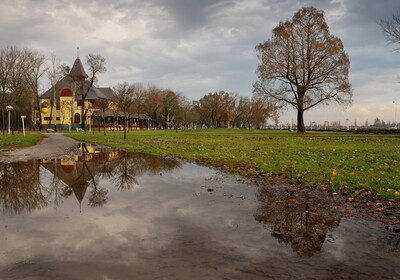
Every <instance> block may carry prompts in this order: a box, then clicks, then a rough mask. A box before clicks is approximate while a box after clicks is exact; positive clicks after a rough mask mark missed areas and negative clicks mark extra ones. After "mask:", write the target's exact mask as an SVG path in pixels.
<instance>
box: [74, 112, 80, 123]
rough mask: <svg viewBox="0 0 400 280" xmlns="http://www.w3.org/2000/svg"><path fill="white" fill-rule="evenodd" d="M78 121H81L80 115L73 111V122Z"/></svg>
mask: <svg viewBox="0 0 400 280" xmlns="http://www.w3.org/2000/svg"><path fill="white" fill-rule="evenodd" d="M80 122H81V115H79V113H75V115H74V123H80Z"/></svg>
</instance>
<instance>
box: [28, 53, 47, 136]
mask: <svg viewBox="0 0 400 280" xmlns="http://www.w3.org/2000/svg"><path fill="white" fill-rule="evenodd" d="M29 56H30V63H29V65H28V66H29V68H30V70H29V75H28V76H27V83H28V85H29V88H30V90H31V91H32V93H33V102H32V103H33V104H34V105H35V106H32V111H33V112H32V120H33V119H34V111H35V108H36V109H37V111H38V113H39V130H42V129H43V126H42V112H41V110H40V98H39V85H40V79H41V77H42V76H43V74H44V73H45V72H46V70H47V67H46V57H45V56H44V55H43V54H40V53H39V52H37V51H31V52H30V53H29Z"/></svg>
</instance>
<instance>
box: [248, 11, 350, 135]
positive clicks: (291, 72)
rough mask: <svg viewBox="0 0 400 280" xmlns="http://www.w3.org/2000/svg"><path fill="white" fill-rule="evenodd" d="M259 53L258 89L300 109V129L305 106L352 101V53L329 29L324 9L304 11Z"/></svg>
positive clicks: (279, 28) (259, 48) (282, 26)
mask: <svg viewBox="0 0 400 280" xmlns="http://www.w3.org/2000/svg"><path fill="white" fill-rule="evenodd" d="M256 51H257V53H258V58H259V59H260V60H261V63H260V65H259V66H258V68H257V74H258V80H257V82H256V83H255V84H254V92H256V93H259V94H262V95H266V96H268V98H270V99H272V100H274V101H275V102H278V103H280V104H282V105H291V106H293V107H294V108H296V109H297V131H298V132H305V126H304V119H303V114H304V112H305V111H306V110H309V109H311V108H313V107H314V106H317V105H319V104H321V105H322V104H329V103H330V102H331V101H334V102H336V103H338V104H340V105H350V104H351V102H352V99H351V98H352V89H351V85H350V83H349V81H348V73H349V67H350V61H349V57H348V55H347V54H346V52H345V51H344V47H343V43H342V41H341V40H340V39H339V38H337V37H335V36H334V35H332V34H331V33H330V32H329V29H328V25H327V24H326V22H325V18H324V13H323V11H318V10H317V9H315V8H313V7H309V8H302V9H300V10H299V11H298V12H296V13H295V14H294V16H293V18H292V20H291V21H289V20H287V21H284V22H281V23H280V24H279V25H278V26H277V27H275V28H274V29H273V35H272V38H271V39H269V40H268V41H266V42H264V43H261V44H259V45H258V46H256Z"/></svg>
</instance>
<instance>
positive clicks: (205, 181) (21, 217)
mask: <svg viewBox="0 0 400 280" xmlns="http://www.w3.org/2000/svg"><path fill="white" fill-rule="evenodd" d="M80 149H81V152H80V154H79V155H75V156H71V157H63V158H59V159H40V160H31V161H24V162H10V163H4V162H3V163H0V208H1V214H0V216H1V220H0V245H1V249H0V253H1V254H0V279H103V280H109V279H270V278H272V279H321V278H323V279H331V278H342V279H353V278H355V279H360V278H361V279H365V278H367V279H400V269H399V267H400V253H399V236H398V235H395V234H394V233H391V232H388V231H386V230H384V229H381V228H382V227H381V226H379V225H376V224H372V223H371V222H367V221H364V220H356V219H349V218H348V217H347V211H348V209H347V208H346V206H345V204H343V202H342V201H340V200H339V199H338V198H336V197H335V196H331V195H328V194H324V193H314V192H313V193H311V192H306V191H298V190H295V189H292V188H290V187H288V186H271V187H257V186H255V185H254V183H251V182H250V181H247V180H245V179H243V178H240V177H238V176H234V175H228V174H224V173H221V172H219V171H217V170H214V169H210V168H207V167H203V166H199V165H195V164H192V163H188V162H184V161H179V160H176V159H173V158H162V157H157V156H151V155H146V154H137V153H125V152H122V151H115V150H112V149H108V148H104V147H98V146H89V145H85V144H81V147H80Z"/></svg>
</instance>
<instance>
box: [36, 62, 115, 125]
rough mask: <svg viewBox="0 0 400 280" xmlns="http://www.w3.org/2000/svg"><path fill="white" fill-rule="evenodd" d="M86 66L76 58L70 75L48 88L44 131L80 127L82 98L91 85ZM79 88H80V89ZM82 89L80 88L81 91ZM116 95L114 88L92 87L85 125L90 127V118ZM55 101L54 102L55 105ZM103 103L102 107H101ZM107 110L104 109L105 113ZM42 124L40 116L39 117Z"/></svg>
mask: <svg viewBox="0 0 400 280" xmlns="http://www.w3.org/2000/svg"><path fill="white" fill-rule="evenodd" d="M87 78H88V76H87V74H86V73H85V70H84V68H83V65H82V63H81V61H80V59H79V58H77V59H76V60H75V62H74V65H73V66H72V68H71V70H70V72H69V74H68V75H67V76H65V77H64V78H62V79H61V80H60V81H59V82H57V83H56V84H55V85H54V86H52V87H51V88H50V89H48V90H47V91H46V92H45V93H44V94H43V95H42V96H41V97H40V111H41V118H42V125H43V128H45V129H46V128H52V129H54V128H55V125H56V127H57V129H75V128H81V121H82V105H83V101H82V95H81V88H82V89H83V92H86V90H87V88H88V87H89V85H90V82H89V81H88V80H86V79H87ZM78 85H79V86H78ZM80 87H81V88H80ZM114 96H115V94H114V91H113V90H112V89H111V88H97V87H96V86H94V85H92V87H91V88H90V90H89V92H88V94H87V96H86V99H85V104H84V109H85V111H84V114H86V120H85V126H86V128H90V127H91V125H92V123H91V117H92V116H93V115H94V114H95V113H96V112H98V111H99V110H100V109H101V108H102V106H103V107H104V104H110V101H111V100H112V99H113V98H114ZM53 101H55V102H53ZM102 104H103V105H102ZM104 109H105V108H103V110H104ZM35 117H36V123H38V122H39V113H38V112H37V113H36V115H35Z"/></svg>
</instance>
